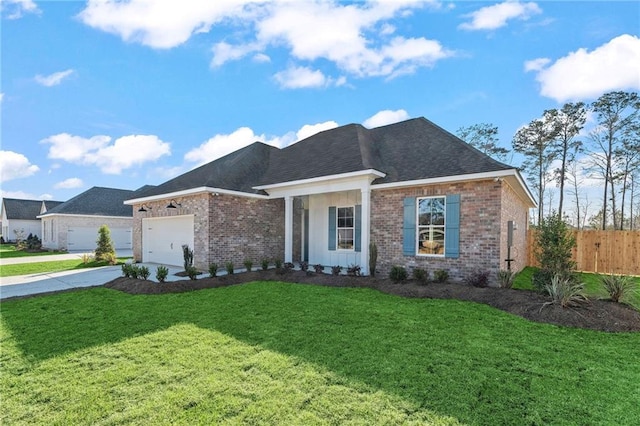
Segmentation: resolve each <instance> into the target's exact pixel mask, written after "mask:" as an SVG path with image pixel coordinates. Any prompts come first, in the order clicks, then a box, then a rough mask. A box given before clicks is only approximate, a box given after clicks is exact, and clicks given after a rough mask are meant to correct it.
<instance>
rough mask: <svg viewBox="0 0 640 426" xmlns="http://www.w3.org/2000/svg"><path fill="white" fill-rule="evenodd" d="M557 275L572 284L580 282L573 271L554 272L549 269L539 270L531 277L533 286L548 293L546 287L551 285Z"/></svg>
mask: <svg viewBox="0 0 640 426" xmlns="http://www.w3.org/2000/svg"><path fill="white" fill-rule="evenodd" d="M556 275H557V276H559V277H561V278H562V279H564V280H569V281H572V282H577V281H578V279H577V277H576V276H575V274H574V273H573V272H571V271H562V272H560V271H558V272H553V271H551V270H549V269H538V270H537V271H535V272H534V273H533V276H532V277H531V284H532V285H533V288H534V289H536V290H538V291H541V292H543V293H544V292H546V291H547V290H546V287H547V286H548V285H550V284H551V280H552V279H553V277H554V276H556Z"/></svg>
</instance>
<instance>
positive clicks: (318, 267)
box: [313, 263, 324, 274]
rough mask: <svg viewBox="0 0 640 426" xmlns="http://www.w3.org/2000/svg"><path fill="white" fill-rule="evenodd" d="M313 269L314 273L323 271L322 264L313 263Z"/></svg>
mask: <svg viewBox="0 0 640 426" xmlns="http://www.w3.org/2000/svg"><path fill="white" fill-rule="evenodd" d="M313 269H314V270H315V271H316V274H322V273H324V266H322V265H321V264H319V263H318V264H317V265H313Z"/></svg>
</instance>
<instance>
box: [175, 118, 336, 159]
mask: <svg viewBox="0 0 640 426" xmlns="http://www.w3.org/2000/svg"><path fill="white" fill-rule="evenodd" d="M334 127H338V123H336V122H335V121H325V122H324V123H317V124H305V125H304V126H302V127H301V128H300V129H299V130H298V131H297V132H295V133H294V132H287V133H285V134H284V135H282V136H272V137H267V136H266V135H264V134H262V135H259V134H256V133H255V132H254V131H253V130H252V129H251V128H249V127H240V128H238V129H236V130H235V131H233V132H232V133H229V134H217V135H215V136H213V137H211V138H209V140H207V141H206V142H204V143H203V144H202V145H200V146H199V147H197V148H194V149H192V150H191V151H189V152H187V153H186V154H185V156H184V159H185V161H187V162H191V163H197V165H201V164H205V163H208V162H210V161H213V160H215V159H217V158H220V157H224V156H225V155H227V154H230V153H232V152H234V151H237V150H239V149H241V148H244V147H246V146H248V145H251V144H252V143H254V142H263V143H265V144H267V145H271V146H275V147H276V148H284V147H286V146H289V145H291V144H293V143H295V142H297V141H299V140H302V139H305V138H308V137H309V136H313V135H315V134H316V133H318V132H321V131H323V130H328V129H333V128H334Z"/></svg>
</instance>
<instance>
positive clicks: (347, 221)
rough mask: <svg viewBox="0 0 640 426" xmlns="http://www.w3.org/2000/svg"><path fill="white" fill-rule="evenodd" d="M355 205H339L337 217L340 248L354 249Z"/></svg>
mask: <svg viewBox="0 0 640 426" xmlns="http://www.w3.org/2000/svg"><path fill="white" fill-rule="evenodd" d="M353 210H354V209H353V207H338V214H337V217H336V220H337V222H338V223H337V226H336V230H337V233H338V238H337V241H338V250H353V236H354V229H355V228H354V214H353Z"/></svg>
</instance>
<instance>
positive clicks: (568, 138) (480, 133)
mask: <svg viewBox="0 0 640 426" xmlns="http://www.w3.org/2000/svg"><path fill="white" fill-rule="evenodd" d="M588 116H589V117H591V120H593V121H594V122H595V124H594V126H593V128H591V129H590V130H589V132H588V133H587V134H586V135H585V133H583V130H584V128H585V125H586V123H587V117H588ZM457 135H458V137H460V138H461V139H463V140H464V141H466V142H467V143H469V144H471V145H472V146H474V147H475V148H477V149H479V150H480V151H482V152H484V153H485V154H487V155H490V156H492V157H493V158H495V159H497V160H499V161H503V162H504V161H506V160H507V158H508V156H509V155H510V154H511V151H510V150H508V149H506V148H503V147H500V146H498V128H497V127H496V126H494V125H493V124H489V123H480V124H474V125H472V126H468V127H461V128H460V129H458V131H457ZM511 145H512V148H513V151H515V152H517V153H520V154H522V155H523V156H524V161H523V163H522V165H521V167H520V170H521V171H523V172H524V173H525V174H526V175H527V181H528V182H529V184H530V185H531V187H532V189H533V190H534V191H535V192H536V196H537V201H538V211H537V215H536V216H537V222H536V223H541V222H542V219H543V217H545V207H547V206H546V205H545V203H546V202H547V197H546V196H547V195H550V192H549V191H548V188H549V185H551V184H555V185H556V186H557V187H558V192H559V200H558V204H557V208H556V209H553V210H552V209H551V208H549V209H548V213H547V215H551V214H557V215H558V217H559V218H560V219H563V220H569V219H574V220H572V222H573V223H574V226H576V227H577V228H578V229H580V228H584V227H586V226H590V227H593V228H597V229H640V97H639V96H638V93H636V92H624V91H615V92H609V93H605V94H603V95H602V96H600V97H599V98H598V99H597V100H596V101H594V102H592V103H590V104H586V103H584V102H575V103H571V102H569V103H566V104H564V105H563V106H562V108H559V109H549V110H545V111H544V112H543V113H542V116H541V117H539V118H536V119H534V120H532V121H531V122H530V123H529V124H527V125H526V126H523V127H522V128H520V129H519V130H518V131H517V132H516V134H515V135H514V137H513V139H512V142H511ZM580 155H586V156H587V161H586V164H585V165H586V168H585V170H586V172H587V176H588V177H590V178H594V179H598V180H600V181H602V183H603V187H602V191H603V192H602V194H603V195H602V203H601V205H600V206H599V207H600V208H599V211H598V212H597V213H596V214H595V215H591V216H590V217H588V215H587V213H588V209H589V207H590V203H589V201H588V199H586V198H584V197H582V196H581V195H582V192H583V191H584V188H583V183H584V177H583V176H584V175H583V174H582V173H581V169H580V167H579V165H578V159H579V157H580ZM565 196H568V197H570V199H568V200H566V199H565ZM548 202H549V204H550V205H549V207H552V206H551V204H552V202H553V200H552V199H551V197H549V200H548ZM566 203H572V204H573V206H572V209H573V218H570V217H568V216H567V215H566V210H567V207H566ZM627 208H628V211H627Z"/></svg>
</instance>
